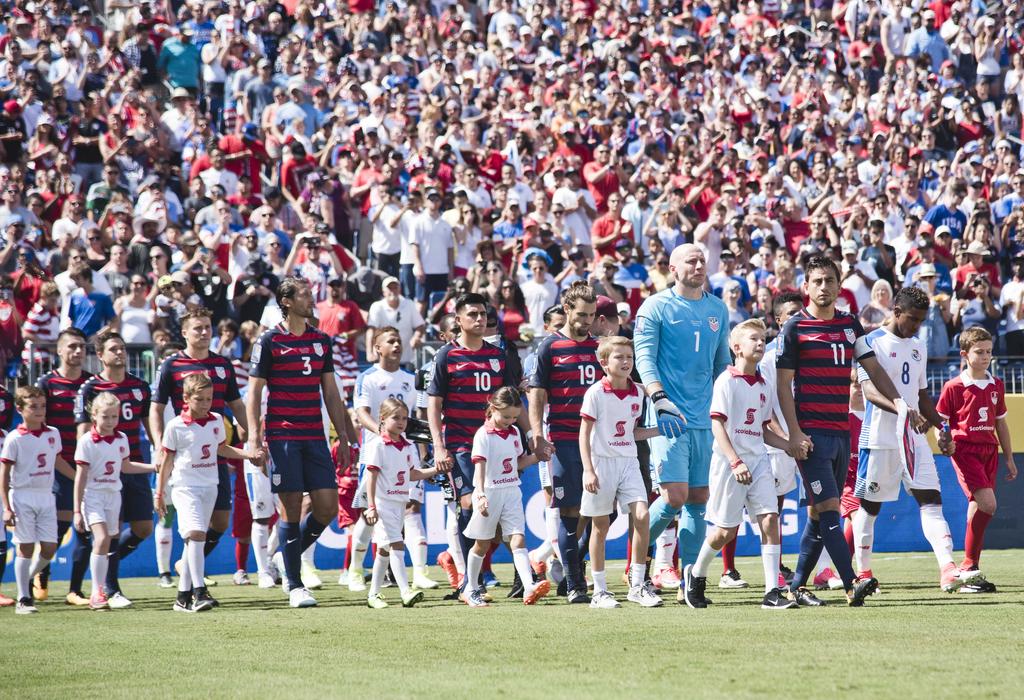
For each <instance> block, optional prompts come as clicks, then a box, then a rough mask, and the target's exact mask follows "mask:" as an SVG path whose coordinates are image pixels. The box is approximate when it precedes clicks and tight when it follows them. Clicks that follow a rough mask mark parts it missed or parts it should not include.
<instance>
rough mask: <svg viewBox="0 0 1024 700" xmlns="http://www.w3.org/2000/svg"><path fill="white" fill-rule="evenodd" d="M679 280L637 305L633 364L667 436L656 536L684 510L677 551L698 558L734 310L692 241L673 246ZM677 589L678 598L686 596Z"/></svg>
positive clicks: (685, 559)
mask: <svg viewBox="0 0 1024 700" xmlns="http://www.w3.org/2000/svg"><path fill="white" fill-rule="evenodd" d="M669 269H670V270H671V272H672V277H673V279H674V280H675V282H674V284H673V285H672V286H671V287H669V288H668V289H666V290H665V291H663V292H659V293H658V294H655V295H654V296H652V297H650V298H648V299H647V300H646V301H645V302H644V303H643V306H641V307H640V310H639V311H638V312H637V321H636V331H635V336H634V340H633V342H634V345H635V346H636V366H637V369H638V370H639V371H640V378H641V380H643V383H644V386H645V388H646V390H647V394H648V396H650V397H651V401H652V402H653V403H654V409H655V411H657V418H658V427H659V429H660V430H661V434H662V435H663V436H665V437H659V438H654V439H653V440H652V444H651V463H652V464H654V465H655V471H656V477H657V480H658V484H659V486H660V489H661V496H659V498H658V500H656V501H655V502H654V503H653V504H652V505H651V511H650V513H651V541H652V542H653V541H654V540H655V539H656V538H657V537H658V535H660V534H661V533H662V531H664V529H665V528H666V527H667V526H668V525H669V523H671V522H672V521H673V520H674V519H675V518H676V516H679V554H680V559H681V560H682V564H683V565H684V566H686V565H687V564H693V563H694V562H695V561H696V560H697V553H698V552H699V551H700V546H701V544H702V543H703V542H704V535H705V529H706V526H705V523H704V506H705V504H706V503H707V501H708V473H709V469H710V464H711V445H712V442H713V441H714V438H713V437H712V435H711V388H712V386H713V384H714V381H715V378H716V377H717V376H718V375H719V374H720V373H721V372H722V370H724V369H725V368H726V366H728V364H729V362H730V361H731V357H730V355H729V312H728V310H727V309H726V306H725V303H724V302H723V301H722V300H721V299H719V298H718V297H716V296H714V295H712V294H710V293H708V292H705V291H704V283H705V282H706V280H707V262H706V260H705V257H704V251H703V249H702V248H700V247H699V246H697V245H694V244H692V243H687V244H684V245H681V246H679V247H677V248H676V249H675V250H673V251H672V257H671V258H670V265H669ZM681 593H682V591H681V590H680V595H679V601H680V602H682V596H681Z"/></svg>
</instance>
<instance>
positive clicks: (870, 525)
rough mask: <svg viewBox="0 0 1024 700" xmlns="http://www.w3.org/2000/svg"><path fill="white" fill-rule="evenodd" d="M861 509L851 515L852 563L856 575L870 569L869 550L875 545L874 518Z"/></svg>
mask: <svg viewBox="0 0 1024 700" xmlns="http://www.w3.org/2000/svg"><path fill="white" fill-rule="evenodd" d="M876 517H877V516H874V515H871V514H870V513H868V512H867V511H866V510H864V509H863V508H858V509H857V512H856V513H854V514H853V561H854V563H855V564H856V566H857V573H858V574H859V573H860V572H862V571H868V570H870V569H871V548H872V547H873V546H874V544H875V518H876Z"/></svg>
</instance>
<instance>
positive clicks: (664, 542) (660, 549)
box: [654, 527, 676, 571]
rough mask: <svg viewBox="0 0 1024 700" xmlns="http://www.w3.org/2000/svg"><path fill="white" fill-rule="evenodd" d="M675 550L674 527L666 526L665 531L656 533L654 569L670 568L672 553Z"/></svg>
mask: <svg viewBox="0 0 1024 700" xmlns="http://www.w3.org/2000/svg"><path fill="white" fill-rule="evenodd" d="M675 551H676V529H675V528H674V527H666V528H665V531H664V532H662V533H661V534H660V535H658V539H657V540H655V547H654V570H655V571H661V570H662V569H671V568H672V555H673V554H674V553H675Z"/></svg>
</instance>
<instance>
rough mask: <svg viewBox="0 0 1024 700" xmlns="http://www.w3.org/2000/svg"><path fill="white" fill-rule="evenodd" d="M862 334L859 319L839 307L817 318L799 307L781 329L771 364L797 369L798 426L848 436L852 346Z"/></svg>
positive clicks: (795, 381)
mask: <svg viewBox="0 0 1024 700" xmlns="http://www.w3.org/2000/svg"><path fill="white" fill-rule="evenodd" d="M862 335H864V328H863V327H861V325H860V321H858V320H857V317H856V316H853V315H851V314H848V313H845V312H843V311H836V312H835V316H834V317H833V318H831V319H829V320H821V319H817V318H814V317H813V316H811V315H810V313H808V311H807V310H806V309H801V310H800V311H799V312H797V313H796V314H794V315H793V316H792V317H791V318H790V319H789V320H788V321H786V325H784V326H783V327H782V332H781V333H780V334H779V352H778V357H777V359H776V361H775V366H776V367H778V368H779V369H791V370H794V372H795V374H794V378H793V384H794V386H793V396H794V398H795V399H796V415H797V421H798V422H799V423H800V429H801V430H804V431H807V430H816V431H819V432H826V433H844V434H849V432H850V368H851V367H852V366H853V345H854V343H856V342H857V338H859V337H860V336H862ZM864 357H874V353H873V352H869V353H868V354H867V355H865V356H864Z"/></svg>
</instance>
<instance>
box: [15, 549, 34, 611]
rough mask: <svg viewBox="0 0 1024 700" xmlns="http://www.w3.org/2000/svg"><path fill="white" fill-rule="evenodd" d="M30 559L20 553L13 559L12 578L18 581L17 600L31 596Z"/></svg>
mask: <svg viewBox="0 0 1024 700" xmlns="http://www.w3.org/2000/svg"><path fill="white" fill-rule="evenodd" d="M31 571H32V560H31V559H27V558H25V557H23V556H21V555H20V554H19V555H18V556H17V557H16V558H15V559H14V580H15V581H17V583H18V600H21V599H22V598H31V597H32V575H31Z"/></svg>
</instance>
